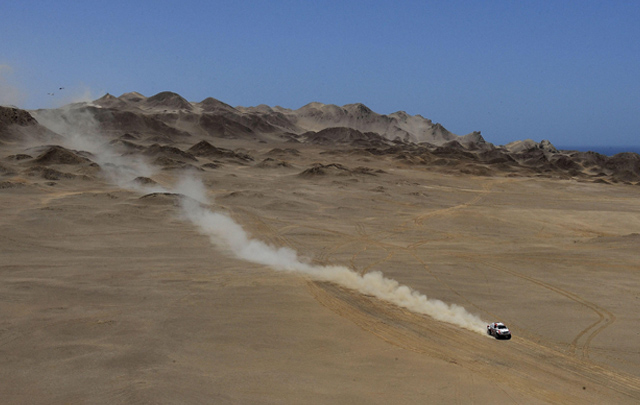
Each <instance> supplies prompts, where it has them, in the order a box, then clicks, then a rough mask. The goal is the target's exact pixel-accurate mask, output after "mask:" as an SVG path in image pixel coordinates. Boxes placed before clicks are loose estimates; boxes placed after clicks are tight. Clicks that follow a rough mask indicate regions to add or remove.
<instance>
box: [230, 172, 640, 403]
mask: <svg viewBox="0 0 640 405" xmlns="http://www.w3.org/2000/svg"><path fill="white" fill-rule="evenodd" d="M508 181H513V180H512V179H503V180H500V181H489V182H485V183H484V184H483V185H482V190H481V191H478V192H479V194H478V195H476V196H474V197H473V198H471V199H470V200H468V201H466V202H465V203H463V204H459V205H455V206H452V207H448V208H444V209H440V210H435V211H429V212H426V213H420V214H418V215H417V216H416V217H415V218H414V220H413V221H412V223H411V225H409V223H405V224H403V225H401V226H400V227H396V228H394V229H392V230H388V231H387V230H382V231H379V232H374V233H369V232H367V228H366V225H365V224H363V223H362V222H356V223H355V225H354V227H355V231H354V232H353V233H347V232H338V231H335V230H331V229H327V228H324V227H318V226H307V225H304V224H299V225H298V224H286V225H285V226H282V227H279V228H278V227H275V226H273V225H269V224H268V223H267V221H268V220H266V221H265V220H263V219H262V218H260V217H259V216H258V215H257V214H254V213H253V212H249V211H247V210H242V214H243V216H245V217H246V218H249V219H250V220H249V222H250V224H251V225H250V228H251V229H253V230H255V231H256V232H257V234H259V235H260V237H261V238H262V237H266V238H267V239H268V240H269V241H270V242H272V243H274V244H277V245H280V246H282V245H285V246H288V247H291V248H292V249H295V250H296V251H304V249H303V250H300V249H301V248H302V247H303V246H302V245H301V244H299V243H297V241H296V242H293V241H292V240H291V239H289V238H287V237H285V236H283V232H285V231H286V232H289V231H291V230H292V229H295V228H309V229H313V230H315V231H321V232H328V233H331V234H334V235H336V236H337V237H338V239H339V241H338V242H337V243H335V244H334V245H333V246H323V247H322V248H320V249H317V247H312V250H313V251H314V253H315V260H314V261H315V262H316V263H318V264H330V263H331V262H332V256H333V255H334V253H336V252H337V251H339V250H345V249H346V248H347V247H348V246H355V245H359V248H358V249H357V251H356V252H354V253H353V254H352V255H351V257H350V259H349V264H350V267H351V268H352V269H353V270H354V271H357V272H358V273H360V274H365V273H367V272H368V271H371V270H372V269H374V268H375V267H378V266H380V265H382V264H383V263H385V262H386V261H389V260H391V259H392V258H393V257H394V256H395V255H397V254H404V255H407V254H408V255H409V257H411V258H412V259H413V261H414V263H407V264H406V265H407V266H413V265H418V266H420V267H421V268H424V269H425V270H426V271H427V272H428V273H429V274H430V275H431V276H432V277H434V279H435V280H437V281H438V282H439V283H441V284H442V285H444V286H445V287H446V288H448V289H449V290H450V291H452V293H454V294H456V295H457V296H459V297H460V300H461V303H464V305H465V306H466V307H474V308H476V309H477V310H478V311H480V312H482V313H485V314H488V315H490V316H492V317H495V318H498V316H496V315H495V314H491V313H489V312H488V311H487V310H486V309H484V308H482V307H480V306H478V305H476V304H474V302H473V301H472V300H469V299H468V298H467V297H465V295H464V294H462V293H460V292H458V291H456V290H455V288H453V287H452V286H451V285H450V284H448V283H447V282H446V280H444V279H442V278H441V277H438V276H437V275H436V274H434V273H433V272H432V271H431V269H430V268H429V266H428V264H427V263H425V261H424V260H422V259H420V257H419V256H418V255H417V253H416V251H415V249H416V248H418V247H419V246H422V245H424V244H427V243H429V242H430V241H428V240H420V241H415V242H413V243H411V244H410V245H408V246H400V245H397V244H394V243H389V242H387V241H388V240H389V239H388V238H390V237H391V236H399V235H402V234H403V233H404V232H407V231H409V230H411V229H412V228H415V227H423V226H424V224H425V221H426V220H427V219H428V218H430V217H432V216H435V215H449V214H452V213H454V212H456V211H458V210H460V209H464V208H467V207H470V206H472V205H474V204H478V203H479V202H480V201H482V199H483V198H485V197H486V196H487V195H488V194H489V193H491V191H492V189H493V187H494V186H495V185H496V184H498V183H503V182H508ZM371 249H378V250H382V251H383V252H382V253H383V254H381V255H380V257H378V258H377V259H375V260H370V261H368V262H366V263H364V264H363V263H362V262H363V261H364V259H360V257H361V256H362V255H364V254H365V253H367V257H369V256H374V255H372V254H369V253H370V250H371ZM461 257H464V255H461ZM466 259H467V260H470V259H471V258H470V257H468V256H467V257H466ZM473 259H474V261H475V260H477V257H475V256H474V257H473ZM481 264H482V265H483V266H485V267H488V268H491V269H493V270H494V271H500V272H503V273H506V274H509V275H511V276H514V277H518V278H520V279H523V280H526V281H528V282H531V283H533V284H535V285H538V286H539V287H542V288H545V289H548V290H550V291H553V292H554V293H557V294H560V295H562V296H563V297H565V298H568V299H570V300H572V301H574V302H576V303H578V304H580V305H582V306H584V307H585V308H588V309H589V310H590V311H592V312H593V313H594V314H596V316H597V317H598V320H597V321H595V322H593V323H592V324H590V325H588V326H587V327H586V328H584V329H582V330H581V331H580V332H579V333H578V334H577V335H576V336H575V337H574V339H573V341H572V342H571V343H570V345H569V353H567V354H565V353H562V352H560V351H557V350H554V349H553V348H552V347H551V346H547V345H542V344H539V343H534V342H533V341H531V340H528V339H526V338H525V337H518V336H516V337H514V339H512V341H511V342H513V343H514V344H515V345H516V347H517V350H515V351H514V353H513V354H509V355H508V356H507V358H506V359H504V360H501V361H503V362H507V363H508V364H492V360H488V359H490V358H491V357H492V353H493V354H494V355H495V357H496V358H501V357H503V356H504V353H503V351H502V350H501V349H500V346H487V345H490V344H491V343H487V342H491V341H492V340H491V339H483V338H480V339H479V338H478V337H477V335H473V334H472V332H467V331H460V330H459V329H458V328H457V327H455V326H452V325H449V324H446V323H442V322H437V321H434V320H433V319H430V318H428V317H425V316H422V315H417V314H414V313H411V312H410V311H408V310H405V309H403V308H399V307H397V306H395V305H393V304H390V303H387V302H384V301H381V300H378V299H376V298H374V297H371V296H367V295H364V294H361V293H358V292H355V291H350V290H348V289H345V288H342V287H340V286H338V285H335V284H332V283H327V282H318V281H314V280H308V281H307V285H308V288H309V291H310V293H311V294H312V296H313V297H314V298H315V299H316V300H317V301H318V302H319V303H320V304H321V305H323V306H324V307H326V308H328V309H330V310H331V311H333V312H334V313H336V314H337V315H339V316H341V317H344V318H346V319H349V320H351V321H352V322H354V323H355V324H356V325H358V326H359V327H360V328H361V329H363V330H365V331H367V332H369V333H371V334H372V335H374V336H376V337H378V338H380V339H382V340H384V341H385V342H387V343H389V344H392V345H394V346H397V347H401V348H403V349H406V350H410V351H413V352H416V353H423V354H428V355H429V356H432V357H435V358H439V359H442V360H444V361H448V362H450V363H454V364H458V365H461V366H462V367H465V368H467V369H470V370H473V371H476V372H478V373H482V374H483V375H486V374H488V375H490V376H491V377H490V378H492V379H493V380H494V381H495V383H496V385H497V386H498V385H500V384H502V383H504V382H505V381H506V382H507V385H508V386H511V387H513V388H516V389H517V390H518V391H521V392H523V393H525V394H526V395H531V396H532V397H535V398H539V399H541V400H544V401H548V402H553V403H580V402H584V401H583V400H580V399H578V398H577V397H575V396H573V395H571V394H566V395H564V394H563V393H562V389H561V388H558V389H553V388H552V386H553V384H555V383H556V382H558V381H560V382H567V380H571V381H570V383H571V384H575V385H576V386H577V385H582V384H585V381H590V382H592V383H596V384H598V385H601V386H606V387H608V388H610V389H612V390H613V391H616V392H618V393H620V394H622V395H623V396H624V397H625V398H627V399H628V398H633V399H634V400H638V401H640V379H638V378H637V377H635V376H629V375H626V374H623V373H619V372H617V371H613V370H611V369H607V368H604V367H601V366H598V365H596V364H594V363H592V362H591V361H589V360H588V358H589V347H590V344H591V341H592V340H593V339H594V338H595V337H596V336H597V335H598V334H600V333H601V332H602V331H603V330H605V329H606V328H607V327H608V326H610V325H611V324H612V323H613V322H615V315H614V314H613V313H611V312H610V311H608V310H606V309H604V308H602V307H600V306H598V305H597V304H595V303H592V302H590V301H587V300H585V299H584V298H582V297H580V296H578V295H576V294H575V293H572V292H570V291H567V290H565V289H562V288H560V287H557V286H555V285H552V284H550V283H548V282H545V281H542V280H539V279H536V278H534V277H531V276H528V275H525V274H521V273H518V272H514V271H511V270H509V269H506V268H503V267H502V266H499V265H497V264H495V263H493V262H490V261H488V260H486V258H485V260H482V261H481ZM470 333H471V335H469V334H470ZM452 346H453V348H451V347H452ZM461 347H463V349H461ZM450 348H451V349H450ZM479 353H482V355H480V354H479ZM578 353H579V354H578ZM504 365H508V367H502V366H504ZM506 370H508V371H506Z"/></svg>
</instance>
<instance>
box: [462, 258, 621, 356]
mask: <svg viewBox="0 0 640 405" xmlns="http://www.w3.org/2000/svg"><path fill="white" fill-rule="evenodd" d="M459 256H460V255H459ZM467 258H468V259H469V260H472V259H473V260H475V261H477V262H479V263H482V264H483V265H484V266H487V267H490V268H492V269H494V270H497V271H500V272H503V273H507V274H510V275H512V276H514V277H518V278H520V279H523V280H526V281H528V282H531V283H533V284H535V285H537V286H540V287H542V288H545V289H547V290H550V291H553V292H554V293H557V294H560V295H562V296H563V297H565V298H568V299H570V300H571V301H574V302H576V303H578V304H580V305H582V306H584V307H586V308H588V309H590V310H591V311H593V312H594V313H595V314H596V316H597V317H598V320H596V321H595V322H593V323H591V324H590V325H588V326H587V327H586V328H584V329H582V330H581V331H580V332H579V333H578V334H577V335H576V336H575V337H574V338H573V340H572V341H571V343H570V344H569V351H570V352H571V353H573V354H574V355H578V353H580V357H581V358H582V359H588V358H589V347H590V345H591V341H592V340H593V339H594V338H595V337H596V336H597V335H598V334H599V333H601V332H602V331H603V330H604V329H606V328H608V327H609V326H611V325H612V324H613V323H614V322H615V321H616V316H615V315H614V314H613V313H612V312H611V311H608V310H606V309H604V308H602V307H601V306H599V305H597V304H595V303H593V302H590V301H588V300H586V299H584V298H582V297H580V296H579V295H577V294H575V293H572V292H570V291H567V290H565V289H563V288H560V287H558V286H556V285H552V284H550V283H547V282H545V281H542V280H539V279H537V278H534V277H531V276H527V275H525V274H522V273H518V272H516V271H513V270H509V269H507V268H505V267H503V266H500V265H497V264H496V263H494V262H489V261H487V260H482V258H480V257H479V256H477V255H476V256H473V257H469V256H467ZM583 338H584V339H583ZM581 342H582V343H581Z"/></svg>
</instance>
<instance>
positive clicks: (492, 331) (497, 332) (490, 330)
mask: <svg viewBox="0 0 640 405" xmlns="http://www.w3.org/2000/svg"><path fill="white" fill-rule="evenodd" d="M487 335H491V336H494V337H495V338H496V339H511V331H510V330H509V328H507V326H506V325H505V324H504V323H502V322H494V323H490V324H489V325H487Z"/></svg>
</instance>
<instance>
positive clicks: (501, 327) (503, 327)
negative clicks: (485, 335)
mask: <svg viewBox="0 0 640 405" xmlns="http://www.w3.org/2000/svg"><path fill="white" fill-rule="evenodd" d="M498 329H507V327H506V326H504V325H498Z"/></svg>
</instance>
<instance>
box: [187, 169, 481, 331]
mask: <svg viewBox="0 0 640 405" xmlns="http://www.w3.org/2000/svg"><path fill="white" fill-rule="evenodd" d="M176 190H179V191H180V192H181V193H182V194H184V195H186V196H188V197H190V198H185V199H183V203H182V208H183V212H184V214H185V216H186V217H187V218H188V219H189V220H190V221H191V222H192V223H193V224H194V225H195V226H196V227H198V229H199V230H200V231H201V232H202V233H203V234H204V235H207V236H209V238H210V240H211V242H212V243H213V244H214V245H216V246H219V247H221V248H225V249H228V250H229V251H231V252H232V253H233V254H234V255H235V256H236V257H238V258H240V259H243V260H246V261H249V262H252V263H257V264H262V265H265V266H269V267H271V268H272V269H274V270H277V271H286V272H294V273H301V274H306V275H308V276H309V277H311V278H313V279H315V280H318V281H329V282H332V283H336V284H338V285H340V286H342V287H346V288H349V289H352V290H355V291H358V292H361V293H363V294H368V295H372V296H374V297H376V298H379V299H381V300H384V301H387V302H390V303H393V304H396V305H398V306H400V307H403V308H407V309H409V310H411V311H413V312H416V313H420V314H424V315H428V316H430V317H432V318H434V319H436V320H438V321H442V322H448V323H451V324H454V325H457V326H460V327H462V328H465V329H468V330H471V331H474V332H479V333H482V334H484V333H485V331H486V328H485V325H486V323H485V322H484V321H482V320H481V319H480V318H479V317H477V316H476V315H473V314H471V313H469V312H467V310H465V309H464V308H463V307H461V306H459V305H455V304H451V305H450V304H446V303H444V302H442V301H440V300H436V299H429V298H427V296H426V295H424V294H421V293H420V292H418V291H415V290H413V289H412V288H410V287H408V286H406V285H401V284H400V283H398V282H397V281H396V280H393V279H390V278H387V277H385V276H384V275H383V274H382V273H381V272H379V271H374V272H370V273H367V274H365V275H360V274H358V273H356V272H354V271H353V270H350V269H349V268H347V267H344V266H319V265H314V264H311V263H309V262H307V261H305V260H303V259H301V258H300V257H299V256H298V254H297V252H296V251H294V250H293V249H290V248H286V247H281V248H277V247H274V246H271V245H269V244H267V243H265V242H263V241H260V240H257V239H253V238H251V237H250V236H249V235H248V234H247V232H246V231H245V230H244V229H243V228H242V227H241V226H240V225H239V224H238V223H236V222H235V221H234V220H233V219H232V218H231V217H230V216H228V215H226V214H223V213H220V212H213V211H211V210H209V209H207V208H204V207H203V205H202V204H201V203H206V190H204V187H203V186H202V184H201V183H199V182H198V181H196V180H194V179H188V180H185V181H182V182H179V183H178V185H177V187H176Z"/></svg>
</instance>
